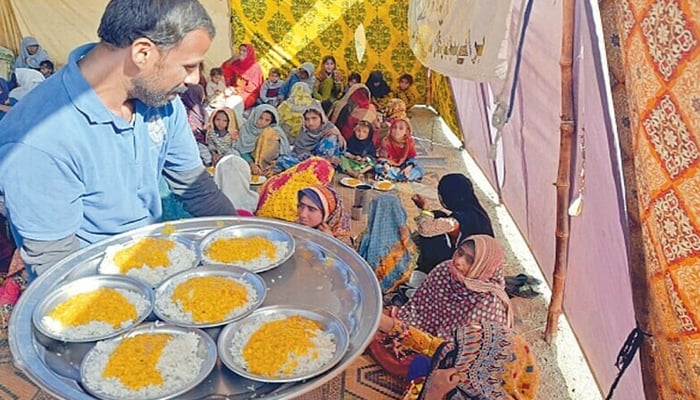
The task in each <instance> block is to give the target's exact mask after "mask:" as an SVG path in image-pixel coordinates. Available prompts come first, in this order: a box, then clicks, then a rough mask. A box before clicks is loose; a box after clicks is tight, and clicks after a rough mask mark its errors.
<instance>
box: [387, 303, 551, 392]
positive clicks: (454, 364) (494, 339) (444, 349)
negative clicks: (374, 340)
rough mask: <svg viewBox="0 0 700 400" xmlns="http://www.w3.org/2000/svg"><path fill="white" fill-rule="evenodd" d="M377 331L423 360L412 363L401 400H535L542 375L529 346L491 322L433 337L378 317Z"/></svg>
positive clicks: (468, 326) (460, 327) (396, 320)
mask: <svg viewBox="0 0 700 400" xmlns="http://www.w3.org/2000/svg"><path fill="white" fill-rule="evenodd" d="M379 331H380V332H382V333H384V334H386V335H387V336H388V337H389V338H391V340H395V341H397V342H398V343H399V344H400V345H402V346H405V347H406V348H407V349H410V350H412V351H414V352H416V353H420V354H421V355H419V356H417V357H416V358H414V359H413V361H412V362H411V367H410V368H409V376H408V377H407V378H408V380H409V381H410V384H409V386H408V388H407V390H406V391H405V393H404V395H403V397H402V400H414V399H449V400H452V399H454V400H457V399H518V400H526V399H534V398H535V396H536V395H537V391H538V389H539V384H540V379H541V378H540V372H539V367H538V366H537V362H536V360H535V357H534V354H533V352H532V349H531V348H530V345H529V344H528V343H527V341H526V340H525V339H524V338H523V337H522V336H520V335H519V334H518V333H517V332H516V331H515V330H513V329H511V328H508V327H506V326H503V325H501V324H498V323H495V322H485V323H483V324H482V325H462V326H459V327H457V328H455V329H454V331H453V333H452V334H450V335H449V336H447V337H445V338H441V337H435V336H433V335H430V334H428V333H426V332H423V331H422V330H420V329H417V328H415V327H412V326H410V325H408V324H405V323H404V322H403V321H401V320H398V319H395V318H392V317H390V316H388V315H385V314H382V316H381V319H380V322H379Z"/></svg>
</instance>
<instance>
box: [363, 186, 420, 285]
mask: <svg viewBox="0 0 700 400" xmlns="http://www.w3.org/2000/svg"><path fill="white" fill-rule="evenodd" d="M407 220H408V216H407V215H406V210H405V209H404V208H403V205H402V204H401V200H400V199H399V198H398V197H397V196H396V195H394V194H383V195H380V196H377V197H375V198H374V199H373V200H372V202H370V204H369V215H368V217H367V228H366V229H365V230H364V232H362V233H361V234H360V237H359V239H358V242H359V245H358V246H357V252H358V253H359V254H360V256H362V258H364V259H365V260H366V261H367V263H368V264H369V266H370V267H372V269H373V270H374V274H375V275H376V276H377V279H378V280H379V286H380V287H381V289H382V293H390V292H393V291H394V290H396V289H398V287H399V286H400V285H401V284H402V283H404V282H406V281H407V280H408V278H410V276H411V272H413V269H414V268H415V266H416V264H415V263H416V258H415V257H414V254H416V246H415V245H414V244H413V241H412V240H411V234H410V231H409V229H408V225H407Z"/></svg>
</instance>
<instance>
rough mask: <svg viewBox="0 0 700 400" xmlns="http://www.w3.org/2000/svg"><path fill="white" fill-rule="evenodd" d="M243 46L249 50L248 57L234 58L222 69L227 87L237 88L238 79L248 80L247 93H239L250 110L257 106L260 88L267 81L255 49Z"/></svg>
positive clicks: (224, 64) (250, 46) (250, 45)
mask: <svg viewBox="0 0 700 400" xmlns="http://www.w3.org/2000/svg"><path fill="white" fill-rule="evenodd" d="M241 46H245V48H246V49H248V52H247V53H246V57H245V58H243V59H233V57H232V58H230V59H228V60H226V61H224V63H223V64H221V69H222V70H223V72H224V78H225V79H226V85H227V86H236V79H237V77H241V78H243V79H245V80H246V82H247V84H246V86H245V90H244V92H245V93H239V95H240V96H241V97H242V98H243V101H244V106H245V108H246V109H248V108H250V107H252V106H253V105H254V104H255V100H257V99H258V97H259V96H260V88H261V87H262V85H263V82H264V80H265V79H264V75H263V71H262V67H261V66H260V64H258V61H257V59H256V57H255V47H253V45H252V44H249V43H244V44H242V45H241Z"/></svg>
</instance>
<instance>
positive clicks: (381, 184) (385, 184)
mask: <svg viewBox="0 0 700 400" xmlns="http://www.w3.org/2000/svg"><path fill="white" fill-rule="evenodd" d="M393 186H394V184H393V183H391V182H387V181H382V182H378V183H377V189H379V190H391V188H392V187H393Z"/></svg>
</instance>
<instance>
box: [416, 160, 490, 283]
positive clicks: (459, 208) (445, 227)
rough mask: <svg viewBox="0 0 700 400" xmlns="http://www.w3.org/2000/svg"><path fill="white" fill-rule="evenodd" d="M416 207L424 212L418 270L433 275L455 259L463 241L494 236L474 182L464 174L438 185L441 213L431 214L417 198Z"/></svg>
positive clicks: (420, 221) (420, 220)
mask: <svg viewBox="0 0 700 400" xmlns="http://www.w3.org/2000/svg"><path fill="white" fill-rule="evenodd" d="M411 199H412V200H413V203H414V204H415V205H416V206H417V207H418V208H420V209H421V212H420V214H419V216H418V219H417V221H416V224H417V227H418V240H417V244H418V250H419V256H418V263H417V264H418V270H420V271H423V272H425V273H428V272H430V270H431V269H433V268H434V267H435V266H436V265H438V264H439V263H441V262H442V261H445V260H447V259H449V258H451V257H452V253H454V250H455V246H456V244H457V243H459V242H460V240H461V239H463V238H466V237H468V236H471V235H479V234H483V235H489V236H494V235H493V228H492V227H491V219H490V218H489V216H488V214H487V213H486V210H484V207H482V206H481V203H479V199H477V198H476V195H475V194H474V186H473V185H472V182H471V181H470V180H469V178H467V177H466V176H464V175H463V174H447V175H444V176H443V177H442V178H441V179H440V183H438V199H439V200H440V204H441V205H442V207H443V208H444V209H445V210H447V212H445V211H442V210H435V211H429V210H428V209H427V201H426V199H425V198H424V197H423V196H421V195H419V194H416V195H414V196H413V197H412V198H411Z"/></svg>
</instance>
